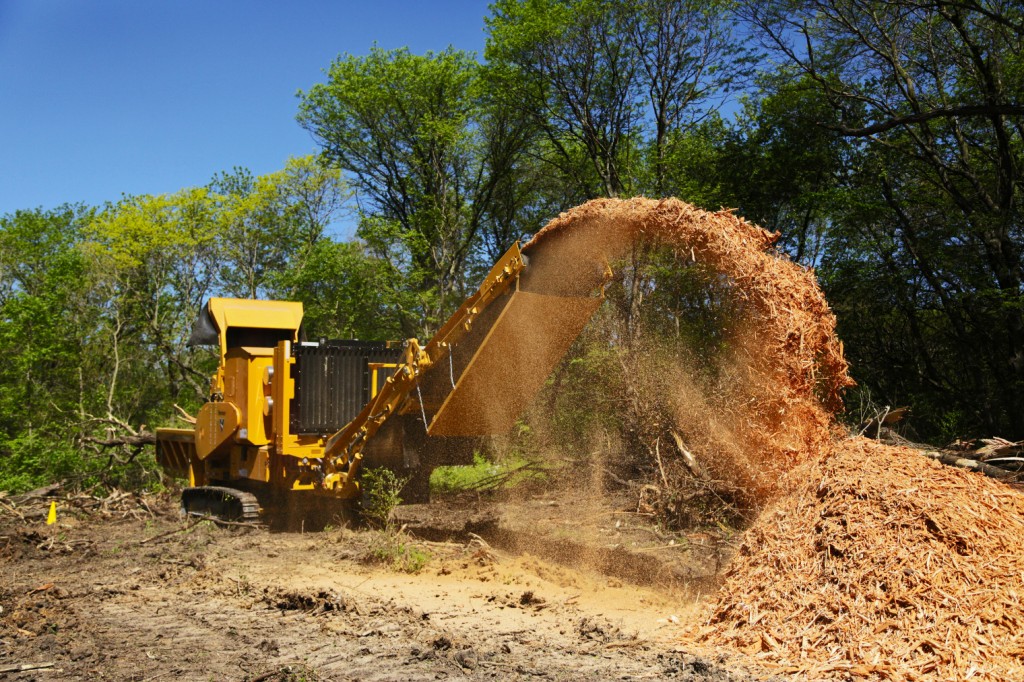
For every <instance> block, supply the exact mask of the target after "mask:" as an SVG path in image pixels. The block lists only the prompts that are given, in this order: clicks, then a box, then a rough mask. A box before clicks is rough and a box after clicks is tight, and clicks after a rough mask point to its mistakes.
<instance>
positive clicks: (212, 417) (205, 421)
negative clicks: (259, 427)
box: [196, 403, 240, 459]
mask: <svg viewBox="0 0 1024 682" xmlns="http://www.w3.org/2000/svg"><path fill="white" fill-rule="evenodd" d="M239 417H240V414H239V412H238V408H237V407H235V406H234V405H232V404H231V403H206V404H205V405H203V406H202V407H201V408H200V409H199V415H198V416H197V417H196V455H197V456H198V457H199V459H206V458H207V457H209V456H210V455H211V454H213V453H214V452H217V451H218V450H222V449H223V448H224V446H225V444H227V443H229V442H230V440H231V438H232V436H234V435H235V431H237V430H238V420H239Z"/></svg>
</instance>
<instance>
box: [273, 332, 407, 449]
mask: <svg viewBox="0 0 1024 682" xmlns="http://www.w3.org/2000/svg"><path fill="white" fill-rule="evenodd" d="M293 348H294V351H293V354H294V356H295V365H294V366H293V367H292V377H293V378H294V379H295V398H294V399H293V400H292V403H291V424H290V428H291V432H292V433H296V434H328V433H333V432H335V431H337V430H338V429H340V428H341V427H343V426H344V425H345V424H347V423H349V422H350V421H352V419H353V418H354V417H355V416H356V415H358V414H359V411H360V410H362V409H363V406H364V405H366V403H367V402H369V400H370V382H371V377H372V373H371V371H370V368H369V363H371V362H375V363H392V362H397V361H398V359H399V358H400V357H401V354H402V351H401V349H400V348H389V347H388V346H387V345H386V344H383V343H374V342H368V341H327V342H322V343H319V344H316V345H313V344H309V345H303V344H296V345H295V346H293Z"/></svg>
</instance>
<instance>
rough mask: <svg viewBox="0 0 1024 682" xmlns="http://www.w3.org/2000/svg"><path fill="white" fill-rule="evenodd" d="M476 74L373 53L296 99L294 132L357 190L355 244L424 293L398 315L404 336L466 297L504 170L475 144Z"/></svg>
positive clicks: (433, 57)
mask: <svg viewBox="0 0 1024 682" xmlns="http://www.w3.org/2000/svg"><path fill="white" fill-rule="evenodd" d="M478 72H479V67H478V65H477V63H476V62H475V60H474V59H473V58H472V57H471V55H469V54H467V53H465V52H460V51H458V50H454V49H450V48H449V49H447V50H445V51H443V52H439V53H430V52H428V53H427V54H426V55H422V56H420V55H413V54H411V53H410V52H409V51H408V50H406V49H402V50H394V51H385V50H382V49H380V48H374V49H373V50H372V51H371V52H370V54H369V55H368V56H365V57H355V56H351V55H349V56H344V57H340V58H338V59H337V60H335V62H334V63H333V64H332V65H331V67H330V69H329V70H328V73H327V82H326V83H320V84H317V85H315V86H313V87H312V88H311V89H310V90H309V91H308V92H305V93H300V96H301V98H302V101H301V104H300V108H299V116H298V119H299V122H300V124H301V125H302V126H303V127H304V128H305V129H306V130H308V131H310V132H311V133H312V134H313V135H314V136H315V137H316V139H317V140H319V142H320V144H321V145H322V146H323V149H324V155H325V156H326V157H327V158H328V159H329V160H330V161H331V162H332V163H335V164H337V165H338V167H339V168H341V170H342V171H344V172H345V173H346V175H347V176H348V177H350V178H351V182H352V185H353V187H354V189H355V190H356V192H357V198H358V200H359V201H360V203H361V206H362V207H363V213H364V216H365V217H366V219H365V220H363V221H362V224H361V227H360V235H361V236H362V237H364V238H365V239H366V241H367V243H368V244H370V246H371V248H375V249H376V251H377V255H378V256H380V257H383V258H389V259H390V260H391V262H392V264H393V266H394V271H395V272H396V273H402V275H403V276H404V277H405V278H406V281H407V283H408V284H409V285H410V286H411V287H413V288H414V289H415V290H417V291H419V292H421V293H422V294H423V296H422V297H421V303H422V306H421V307H419V309H418V310H404V311H403V329H404V330H405V333H406V334H409V335H412V334H423V333H426V332H429V331H430V330H431V329H433V328H434V327H435V326H436V325H437V324H439V322H440V320H441V318H442V316H443V314H444V313H445V312H446V311H447V310H448V308H449V307H450V306H452V305H453V304H455V303H457V300H458V299H459V298H461V296H460V295H461V293H462V292H463V291H464V290H465V287H466V282H465V275H466V265H467V263H468V262H469V260H470V257H471V255H472V252H473V249H474V247H475V245H476V240H477V238H478V235H479V232H480V229H481V224H482V222H483V219H484V213H485V208H486V206H487V205H488V202H489V199H490V197H491V195H492V193H493V192H494V187H495V185H496V182H497V179H498V177H499V175H500V173H501V172H502V168H503V166H505V165H507V164H508V163H509V159H507V158H506V159H501V158H497V157H495V156H494V155H493V154H491V152H493V151H495V149H494V148H491V147H488V146H487V145H486V143H485V141H484V140H483V139H482V128H483V125H482V124H483V121H482V106H481V99H480V91H479V87H478ZM498 151H500V149H499V150H498Z"/></svg>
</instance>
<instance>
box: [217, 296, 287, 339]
mask: <svg viewBox="0 0 1024 682" xmlns="http://www.w3.org/2000/svg"><path fill="white" fill-rule="evenodd" d="M209 306H210V316H211V317H212V318H213V321H214V323H215V324H216V325H217V329H218V330H220V332H221V333H223V332H224V330H226V329H227V328H228V327H247V328H252V329H294V330H296V331H298V329H299V325H300V324H301V323H302V304H301V303H296V302H292V301H256V300H252V299H245V298H217V297H214V298H211V299H210V303H209Z"/></svg>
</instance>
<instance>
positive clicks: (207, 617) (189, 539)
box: [0, 497, 769, 682]
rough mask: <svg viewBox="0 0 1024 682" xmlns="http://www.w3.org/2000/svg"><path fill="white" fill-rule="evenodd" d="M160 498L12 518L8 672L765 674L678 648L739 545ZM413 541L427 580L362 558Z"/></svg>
mask: <svg viewBox="0 0 1024 682" xmlns="http://www.w3.org/2000/svg"><path fill="white" fill-rule="evenodd" d="M146 502H147V506H148V507H149V510H146V509H145V508H144V507H143V506H131V507H129V508H128V509H119V510H115V511H108V512H106V513H100V512H97V511H90V512H84V511H81V510H75V509H70V508H64V507H62V508H61V509H59V511H58V522H57V524H55V525H53V526H47V525H45V523H44V522H43V516H44V515H45V509H46V508H47V507H48V505H49V502H48V501H45V500H42V499H41V500H38V501H36V502H34V503H33V514H31V515H26V516H27V518H25V519H22V518H18V517H17V516H14V515H5V516H2V517H0V609H2V611H0V679H11V680H19V681H27V680H41V681H43V680H46V681H49V680H97V679H99V680H138V681H142V680H174V679H179V680H248V681H249V682H256V681H266V680H398V679H401V680H428V679H429V680H435V679H452V680H463V679H466V680H477V679H502V680H504V679H527V678H542V679H550V680H610V679H620V680H630V679H678V680H702V681H721V682H724V681H734V682H739V681H744V680H754V679H757V680H763V679H766V678H768V677H769V676H768V675H767V674H766V673H764V672H763V671H759V670H757V669H756V668H753V667H751V666H749V665H746V663H747V662H745V661H743V660H740V659H738V658H736V654H733V653H726V652H715V651H694V650H692V649H689V648H687V647H685V646H681V645H680V644H679V641H678V640H679V637H678V632H679V630H680V628H681V626H682V625H683V624H684V623H686V622H687V621H688V620H692V619H693V618H695V617H696V614H697V610H698V608H699V604H700V602H701V598H702V596H704V595H707V594H708V592H709V591H710V590H712V589H713V587H714V582H715V578H714V574H715V570H716V566H718V565H720V564H721V562H722V561H724V559H725V558H726V555H727V554H728V552H729V551H730V548H729V539H728V538H724V537H716V536H713V535H711V534H693V536H692V537H689V536H672V537H669V536H667V535H665V534H664V533H663V532H661V531H659V530H658V529H657V528H656V527H654V526H651V525H649V524H647V523H646V520H645V519H644V518H643V517H642V515H637V514H635V513H630V512H629V511H616V510H614V509H607V508H606V509H603V510H598V509H594V508H588V509H565V508H563V507H562V506H561V503H560V502H558V501H557V500H552V499H545V498H543V497H540V498H537V499H532V500H527V501H523V502H517V503H494V502H488V501H486V500H482V501H473V500H468V501H467V500H463V501H458V502H452V503H449V504H447V505H445V504H436V505H429V506H420V507H409V508H402V509H401V514H400V515H399V519H400V522H401V523H402V524H403V525H405V526H406V530H405V532H404V534H403V535H402V536H399V538H398V539H397V540H395V539H393V538H392V539H389V536H387V535H384V534H381V533H379V532H373V531H366V530H352V529H345V528H336V529H330V528H329V529H327V530H325V531H322V532H270V531H268V530H266V529H254V528H236V527H227V528H225V527H218V526H214V525H213V524H211V523H210V522H209V521H201V522H198V523H195V522H192V523H191V524H189V523H186V522H185V521H184V520H182V519H181V518H180V517H179V516H178V513H177V511H176V509H175V506H174V504H173V503H172V502H171V501H170V499H169V498H167V499H161V500H153V499H147V500H146ZM35 507H39V509H35ZM20 511H21V512H22V513H23V514H24V513H25V508H22V509H21V510H20ZM410 533H416V534H417V536H418V537H417V538H415V539H414V538H413V537H412V536H411V535H410ZM428 537H429V538H433V539H430V540H428V539H423V538H428ZM403 547H404V549H406V550H409V549H410V548H411V549H412V550H414V551H415V552H420V553H422V554H423V555H426V556H428V557H429V558H428V559H426V564H425V566H423V567H422V569H421V570H419V572H417V573H407V572H404V571H402V570H400V568H399V567H397V566H396V565H393V564H387V563H381V562H380V561H376V562H375V561H372V560H368V557H372V556H374V555H380V554H388V553H389V552H390V553H391V555H393V556H398V557H399V560H401V559H402V557H403V556H408V555H403V554H402V553H401V550H402V549H403ZM384 550H387V551H384ZM411 556H412V557H413V558H415V557H419V556H421V555H420V554H416V553H414V554H412V555H411ZM44 666H45V667H44ZM33 668H34V669H33Z"/></svg>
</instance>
